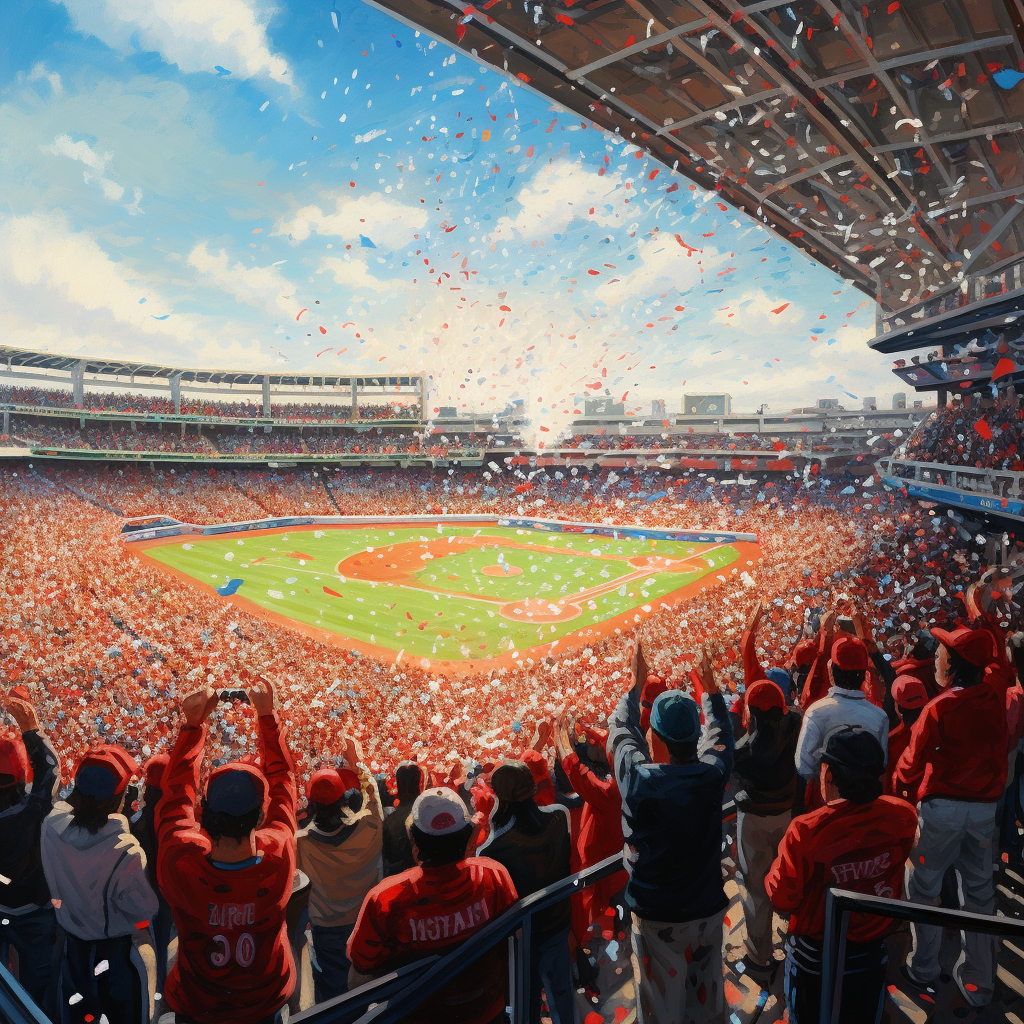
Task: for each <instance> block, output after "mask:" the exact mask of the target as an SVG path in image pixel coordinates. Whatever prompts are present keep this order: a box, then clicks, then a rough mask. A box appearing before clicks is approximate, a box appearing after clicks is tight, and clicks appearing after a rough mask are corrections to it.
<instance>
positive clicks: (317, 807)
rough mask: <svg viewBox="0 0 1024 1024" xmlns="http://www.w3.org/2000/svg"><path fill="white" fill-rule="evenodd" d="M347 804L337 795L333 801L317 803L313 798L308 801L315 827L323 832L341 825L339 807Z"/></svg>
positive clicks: (331, 830)
mask: <svg viewBox="0 0 1024 1024" xmlns="http://www.w3.org/2000/svg"><path fill="white" fill-rule="evenodd" d="M343 806H346V807H347V806H348V805H347V804H346V803H345V798H344V797H339V798H338V799H337V800H335V801H334V802H333V803H330V804H319V803H317V802H316V801H315V800H310V801H309V809H310V811H311V812H312V814H313V820H314V821H315V822H316V824H317V827H318V828H321V829H323V830H324V831H325V832H333V831H334V830H335V829H337V828H340V827H341V809H342V807H343Z"/></svg>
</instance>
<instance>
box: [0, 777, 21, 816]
mask: <svg viewBox="0 0 1024 1024" xmlns="http://www.w3.org/2000/svg"><path fill="white" fill-rule="evenodd" d="M24 796H25V783H24V782H15V781H14V776H13V775H0V811H6V810H7V808H8V807H13V806H14V805H15V804H18V803H21V801H22V799H23V798H24Z"/></svg>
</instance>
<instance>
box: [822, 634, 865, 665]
mask: <svg viewBox="0 0 1024 1024" xmlns="http://www.w3.org/2000/svg"><path fill="white" fill-rule="evenodd" d="M829 660H830V661H831V662H832V664H833V665H834V666H835V667H836V668H838V669H842V670H843V671H844V672H856V671H865V670H866V669H867V667H868V660H869V659H868V649H867V646H866V645H865V643H864V641H863V640H858V639H857V637H855V636H850V635H849V634H848V633H846V634H843V635H842V636H839V637H836V639H835V641H834V642H833V644H832V651H831V653H830V655H829Z"/></svg>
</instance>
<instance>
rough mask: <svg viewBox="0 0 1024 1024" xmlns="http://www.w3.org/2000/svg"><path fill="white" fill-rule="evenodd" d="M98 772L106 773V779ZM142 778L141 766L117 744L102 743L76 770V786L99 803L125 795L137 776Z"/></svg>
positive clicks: (90, 752)
mask: <svg viewBox="0 0 1024 1024" xmlns="http://www.w3.org/2000/svg"><path fill="white" fill-rule="evenodd" d="M97 770H103V771H106V772H107V773H108V774H109V775H110V779H109V780H107V779H105V778H104V777H103V776H102V775H101V774H99V772H98V771H97ZM138 774H139V764H138V762H137V761H136V760H135V758H134V757H132V755H131V754H129V753H128V751H127V750H125V749H124V747H122V746H119V745H118V744H116V743H102V744H99V745H98V746H95V747H93V748H92V749H91V750H87V751H86V752H85V754H84V755H83V756H82V759H81V761H79V762H78V767H77V768H76V769H75V786H76V787H77V788H78V789H80V790H81V791H82V792H83V793H85V794H86V795H88V796H93V797H96V798H97V799H99V800H103V799H107V798H108V797H111V796H117V795H118V793H123V792H124V789H125V786H127V785H128V783H129V782H130V781H131V778H132V776H133V775H138Z"/></svg>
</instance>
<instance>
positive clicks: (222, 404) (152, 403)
mask: <svg viewBox="0 0 1024 1024" xmlns="http://www.w3.org/2000/svg"><path fill="white" fill-rule="evenodd" d="M4 405H12V406H27V405H28V406H39V407H41V408H56V409H81V410H82V411H83V412H94V413H96V412H119V413H137V414H138V415H139V416H174V415H175V410H174V402H173V401H172V400H171V399H170V398H164V397H160V396H156V395H143V394H138V395H136V394H132V393H131V392H125V393H123V394H121V393H115V394H106V393H101V392H96V391H86V392H85V394H84V401H83V403H82V404H81V405H80V406H79V405H77V404H76V403H75V399H74V395H73V394H72V393H71V392H70V391H63V390H59V389H47V388H33V387H14V386H12V385H9V384H0V407H2V406H4ZM351 412H352V410H351V405H350V404H349V397H348V396H347V395H346V396H345V401H344V403H343V402H340V401H339V402H337V403H334V402H331V403H328V402H271V405H270V415H271V417H272V418H273V419H283V420H294V421H296V422H298V423H325V422H333V421H343V422H345V421H348V420H349V419H350V418H351ZM421 412H422V409H421V407H420V403H419V402H398V401H391V402H389V401H384V400H382V401H378V402H360V403H359V417H358V418H359V419H360V420H419V418H420V413H421ZM178 415H181V416H205V417H224V418H234V419H262V418H263V415H264V413H263V401H262V399H261V398H246V399H245V400H241V401H236V402H228V401H217V400H211V399H207V398H194V397H191V396H187V395H183V396H182V398H181V412H180V413H178Z"/></svg>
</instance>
